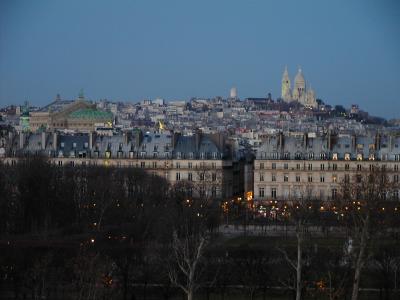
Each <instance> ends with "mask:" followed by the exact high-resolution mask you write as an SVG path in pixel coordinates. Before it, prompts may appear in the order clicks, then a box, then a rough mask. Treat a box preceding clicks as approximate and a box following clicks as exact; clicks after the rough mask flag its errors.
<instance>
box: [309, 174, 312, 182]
mask: <svg viewBox="0 0 400 300" xmlns="http://www.w3.org/2000/svg"><path fill="white" fill-rule="evenodd" d="M308 182H312V175H311V174H309V175H308Z"/></svg>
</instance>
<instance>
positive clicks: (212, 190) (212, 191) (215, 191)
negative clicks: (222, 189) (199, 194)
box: [211, 186, 217, 197]
mask: <svg viewBox="0 0 400 300" xmlns="http://www.w3.org/2000/svg"><path fill="white" fill-rule="evenodd" d="M211 196H212V197H217V187H215V186H213V187H212V188H211Z"/></svg>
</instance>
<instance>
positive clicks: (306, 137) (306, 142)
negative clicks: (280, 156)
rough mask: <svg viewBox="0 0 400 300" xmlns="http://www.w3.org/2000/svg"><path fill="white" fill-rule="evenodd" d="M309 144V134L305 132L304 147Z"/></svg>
mask: <svg viewBox="0 0 400 300" xmlns="http://www.w3.org/2000/svg"><path fill="white" fill-rule="evenodd" d="M307 144H308V136H307V133H306V132H305V133H304V134H303V147H305V148H307V146H308V145H307Z"/></svg>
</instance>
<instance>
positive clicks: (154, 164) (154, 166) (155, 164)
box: [153, 161, 157, 169]
mask: <svg viewBox="0 0 400 300" xmlns="http://www.w3.org/2000/svg"><path fill="white" fill-rule="evenodd" d="M156 168H157V162H156V161H153V169H156Z"/></svg>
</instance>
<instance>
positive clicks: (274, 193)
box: [271, 188, 276, 199]
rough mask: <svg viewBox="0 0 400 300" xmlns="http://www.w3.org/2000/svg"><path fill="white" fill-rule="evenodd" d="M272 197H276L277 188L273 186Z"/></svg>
mask: <svg viewBox="0 0 400 300" xmlns="http://www.w3.org/2000/svg"><path fill="white" fill-rule="evenodd" d="M271 197H272V199H276V188H271Z"/></svg>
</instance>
